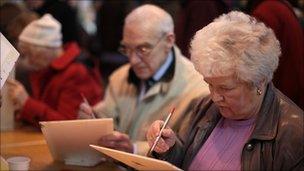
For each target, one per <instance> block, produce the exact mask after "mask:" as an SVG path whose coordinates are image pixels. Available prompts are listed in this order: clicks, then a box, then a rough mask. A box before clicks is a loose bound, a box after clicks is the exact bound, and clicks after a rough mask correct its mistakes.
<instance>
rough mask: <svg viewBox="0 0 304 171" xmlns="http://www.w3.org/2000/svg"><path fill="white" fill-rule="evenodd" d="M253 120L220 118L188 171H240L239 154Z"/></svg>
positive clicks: (251, 127)
mask: <svg viewBox="0 0 304 171" xmlns="http://www.w3.org/2000/svg"><path fill="white" fill-rule="evenodd" d="M254 121H255V119H254V118H253V119H249V120H242V121H237V120H230V119H226V118H222V119H221V120H220V121H219V122H218V124H217V125H216V127H215V128H214V130H213V131H212V133H211V135H210V136H209V137H208V139H207V141H206V142H205V143H204V145H203V146H202V147H201V149H200V150H199V152H198V153H197V155H196V156H195V158H194V160H193V161H192V163H191V165H190V167H189V170H241V154H242V150H243V147H244V145H245V143H246V142H247V140H248V138H249V136H250V135H251V133H252V131H253V127H254Z"/></svg>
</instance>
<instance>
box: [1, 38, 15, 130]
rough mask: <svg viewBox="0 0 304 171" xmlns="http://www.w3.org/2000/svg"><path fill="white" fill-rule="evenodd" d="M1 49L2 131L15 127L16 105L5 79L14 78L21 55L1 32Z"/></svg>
mask: <svg viewBox="0 0 304 171" xmlns="http://www.w3.org/2000/svg"><path fill="white" fill-rule="evenodd" d="M0 45H1V48H0V51H1V68H0V69H1V96H2V98H1V101H2V105H1V109H0V111H1V113H0V115H1V117H0V119H1V131H9V130H12V129H13V128H14V123H15V119H14V106H13V103H12V101H11V100H10V98H9V97H8V92H7V89H8V87H7V85H6V84H5V81H6V79H7V78H10V79H14V78H15V72H14V69H13V68H14V65H15V62H16V61H17V59H18V57H19V53H18V52H17V50H16V49H15V48H14V47H13V46H12V45H11V44H10V42H9V41H8V40H7V39H6V38H5V37H4V36H3V34H2V33H1V39H0Z"/></svg>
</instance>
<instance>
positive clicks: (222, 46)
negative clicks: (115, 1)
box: [147, 11, 304, 170]
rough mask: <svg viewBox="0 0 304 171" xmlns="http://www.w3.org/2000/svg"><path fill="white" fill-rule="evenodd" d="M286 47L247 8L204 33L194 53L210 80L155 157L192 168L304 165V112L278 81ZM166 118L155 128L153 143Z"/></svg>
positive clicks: (199, 34) (151, 131)
mask: <svg viewBox="0 0 304 171" xmlns="http://www.w3.org/2000/svg"><path fill="white" fill-rule="evenodd" d="M280 53H281V52H280V45H279V42H278V40H277V39H276V37H275V35H274V33H273V31H272V30H271V29H270V28H268V27H266V26H265V25H264V24H263V23H260V22H257V21H256V20H255V19H254V18H252V17H250V16H248V15H245V14H243V13H241V12H235V11H233V12H230V13H228V14H225V15H222V16H220V17H219V18H217V19H215V20H214V21H213V22H212V23H210V24H209V25H208V26H206V27H204V28H203V29H201V30H200V31H198V32H197V33H196V35H195V36H194V38H193V40H192V43H191V58H192V61H193V63H194V66H195V68H196V70H197V71H199V72H200V73H201V74H202V75H203V76H204V80H205V81H206V82H207V83H208V84H209V89H210V96H209V97H205V98H202V99H200V100H199V101H198V102H197V104H196V106H195V108H194V110H193V113H192V115H191V116H190V115H189V118H188V119H185V120H184V123H183V127H185V126H186V127H185V128H184V129H180V130H179V131H178V133H177V135H176V134H175V133H174V132H173V131H172V130H171V129H170V128H166V129H164V131H163V132H162V138H161V139H160V141H159V142H158V143H157V145H156V148H155V149H154V153H153V154H154V155H155V156H156V157H158V158H160V159H163V160H167V161H169V162H171V163H173V164H175V165H176V166H178V167H181V168H183V169H185V170H292V169H294V170H301V169H303V163H304V161H303V160H304V153H303V147H304V136H303V135H304V132H303V130H304V128H303V111H302V110H301V109H300V108H299V107H297V106H296V105H295V104H294V103H293V102H292V101H291V100H290V99H288V98H287V97H286V96H284V95H283V94H282V93H281V92H280V91H279V90H277V89H276V88H275V87H274V86H273V84H272V83H271V80H272V75H273V72H274V71H275V70H276V68H277V66H278V63H279V58H278V57H279V55H280ZM162 125H163V122H162V121H155V122H154V123H153V124H152V125H151V127H150V128H149V130H148V133H147V139H148V142H149V144H150V146H151V145H152V144H153V143H154V140H155V138H156V137H157V135H158V134H159V131H160V127H161V126H162Z"/></svg>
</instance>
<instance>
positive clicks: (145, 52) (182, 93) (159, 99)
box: [79, 5, 209, 155]
mask: <svg viewBox="0 0 304 171" xmlns="http://www.w3.org/2000/svg"><path fill="white" fill-rule="evenodd" d="M174 42H175V35H174V26H173V20H172V17H171V16H170V15H169V14H168V13H167V12H166V11H164V10H163V9H161V8H159V7H157V6H155V5H143V6H140V7H138V8H136V9H135V10H133V11H132V12H131V13H130V14H129V15H128V16H127V17H126V19H125V25H124V28H123V39H122V41H121V47H120V52H121V53H122V54H124V55H126V56H127V57H128V59H129V63H128V64H126V65H124V66H122V67H120V68H118V69H117V70H116V71H114V73H113V74H112V75H111V76H110V79H109V85H108V87H107V90H106V95H105V98H104V100H103V101H102V102H100V103H98V104H97V105H95V106H93V107H90V106H89V105H88V104H86V103H82V104H81V105H80V110H79V118H90V117H91V116H92V113H94V114H95V115H96V117H112V118H114V121H115V126H116V130H117V131H115V132H114V133H113V134H111V135H108V136H104V137H101V139H100V145H102V146H105V147H109V148H113V149H117V150H121V151H127V152H131V153H137V154H142V155H144V154H146V153H147V152H148V149H149V146H148V144H147V142H146V139H145V134H146V131H147V129H148V126H149V125H150V124H151V123H152V122H153V121H155V120H158V119H162V120H165V119H166V118H167V116H168V113H169V112H170V110H172V109H173V108H174V107H175V112H174V114H173V115H172V117H171V119H170V122H169V123H168V125H169V126H172V127H173V129H174V128H175V127H179V125H178V124H179V123H180V121H181V120H183V118H184V117H183V116H184V115H185V114H186V113H187V112H189V109H187V106H189V103H190V101H191V100H192V99H193V98H195V97H198V96H202V95H207V94H208V93H209V90H208V87H207V84H206V83H205V82H204V81H203V78H202V76H200V74H198V73H197V72H196V71H195V69H194V67H193V65H192V63H191V62H190V61H189V60H188V59H187V58H185V57H184V56H182V54H181V53H180V51H179V49H178V48H177V47H176V46H174Z"/></svg>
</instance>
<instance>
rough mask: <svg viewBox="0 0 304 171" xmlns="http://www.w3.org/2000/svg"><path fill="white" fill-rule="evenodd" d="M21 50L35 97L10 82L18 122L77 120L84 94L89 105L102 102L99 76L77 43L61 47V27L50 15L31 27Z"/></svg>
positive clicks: (21, 39) (26, 30) (24, 33)
mask: <svg viewBox="0 0 304 171" xmlns="http://www.w3.org/2000/svg"><path fill="white" fill-rule="evenodd" d="M18 50H19V52H20V53H21V55H22V56H24V57H25V58H26V59H27V60H28V62H29V64H30V65H31V67H32V69H33V71H32V72H31V74H30V83H31V89H32V94H31V96H29V94H28V92H27V91H26V90H25V89H24V86H23V85H22V84H21V83H20V82H18V81H16V80H8V81H7V82H8V84H9V85H8V86H9V94H10V97H11V99H12V101H13V103H14V104H15V107H16V110H19V112H18V116H17V118H18V119H21V120H24V121H26V122H29V123H31V124H33V125H36V126H38V122H39V121H50V120H66V119H76V118H77V110H78V107H79V104H80V103H81V102H82V100H83V99H82V97H81V94H83V95H84V96H85V97H86V98H87V99H88V101H89V103H90V104H95V103H96V102H98V101H100V100H101V98H102V95H103V89H102V87H101V84H100V82H101V81H100V76H99V73H96V72H94V70H93V69H92V68H91V67H90V65H87V64H88V62H87V61H86V59H85V58H83V55H82V53H81V51H80V49H79V47H78V46H77V44H76V43H67V44H65V45H64V46H63V45H62V34H61V25H60V23H59V22H58V21H57V20H56V19H54V18H53V17H52V16H51V15H50V14H46V15H44V16H43V17H42V18H40V19H38V20H35V21H33V22H31V23H30V24H28V25H27V26H26V27H25V28H24V29H23V31H22V32H21V34H20V35H19V43H18Z"/></svg>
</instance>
